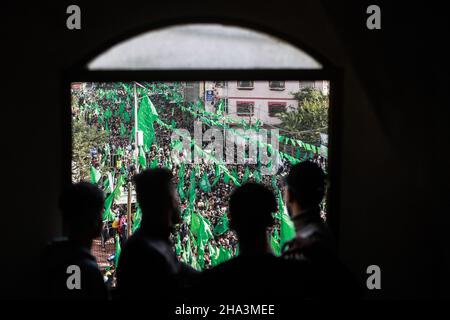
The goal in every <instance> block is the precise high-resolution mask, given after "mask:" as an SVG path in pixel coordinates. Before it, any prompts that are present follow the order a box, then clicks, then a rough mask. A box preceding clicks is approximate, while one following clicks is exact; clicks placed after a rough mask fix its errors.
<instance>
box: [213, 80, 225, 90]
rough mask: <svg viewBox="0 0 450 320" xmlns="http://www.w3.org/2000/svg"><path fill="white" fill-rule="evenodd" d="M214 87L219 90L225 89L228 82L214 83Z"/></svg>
mask: <svg viewBox="0 0 450 320" xmlns="http://www.w3.org/2000/svg"><path fill="white" fill-rule="evenodd" d="M214 86H215V87H217V88H225V87H226V81H214Z"/></svg>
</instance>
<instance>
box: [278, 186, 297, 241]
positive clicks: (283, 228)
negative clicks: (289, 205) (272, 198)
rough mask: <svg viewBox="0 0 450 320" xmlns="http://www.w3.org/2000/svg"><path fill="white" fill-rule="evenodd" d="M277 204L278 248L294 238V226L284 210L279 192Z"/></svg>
mask: <svg viewBox="0 0 450 320" xmlns="http://www.w3.org/2000/svg"><path fill="white" fill-rule="evenodd" d="M278 206H279V207H280V209H279V211H281V212H279V214H280V219H281V222H280V248H282V247H283V245H284V244H285V243H286V242H288V241H290V240H292V239H293V238H295V227H294V223H293V222H292V220H291V218H290V217H289V215H288V214H287V212H285V210H284V205H283V200H282V198H281V192H280V193H279V195H278Z"/></svg>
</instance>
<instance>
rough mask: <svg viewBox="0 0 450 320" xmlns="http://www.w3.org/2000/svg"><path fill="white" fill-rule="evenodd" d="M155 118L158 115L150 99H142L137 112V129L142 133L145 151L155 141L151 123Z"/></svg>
mask: <svg viewBox="0 0 450 320" xmlns="http://www.w3.org/2000/svg"><path fill="white" fill-rule="evenodd" d="M157 116H158V114H157V113H156V110H155V107H154V106H153V104H152V103H151V101H150V99H149V98H148V97H147V96H145V97H144V98H142V100H141V103H140V106H139V111H138V129H139V130H142V132H143V135H144V146H145V147H146V149H147V150H150V148H151V146H152V143H153V140H154V139H155V129H154V127H153V122H154V121H155V119H156V117H157Z"/></svg>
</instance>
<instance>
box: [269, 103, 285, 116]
mask: <svg viewBox="0 0 450 320" xmlns="http://www.w3.org/2000/svg"><path fill="white" fill-rule="evenodd" d="M281 112H286V102H269V117H276V116H277V114H279V113H281Z"/></svg>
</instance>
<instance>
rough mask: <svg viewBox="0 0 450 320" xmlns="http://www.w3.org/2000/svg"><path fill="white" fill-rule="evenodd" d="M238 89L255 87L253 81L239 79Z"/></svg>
mask: <svg viewBox="0 0 450 320" xmlns="http://www.w3.org/2000/svg"><path fill="white" fill-rule="evenodd" d="M237 86H238V89H253V81H238V83H237Z"/></svg>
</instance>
